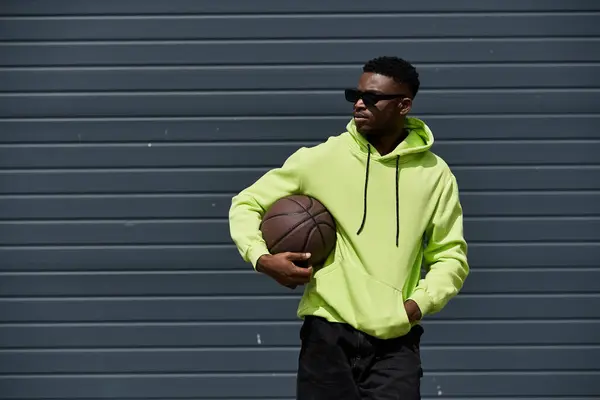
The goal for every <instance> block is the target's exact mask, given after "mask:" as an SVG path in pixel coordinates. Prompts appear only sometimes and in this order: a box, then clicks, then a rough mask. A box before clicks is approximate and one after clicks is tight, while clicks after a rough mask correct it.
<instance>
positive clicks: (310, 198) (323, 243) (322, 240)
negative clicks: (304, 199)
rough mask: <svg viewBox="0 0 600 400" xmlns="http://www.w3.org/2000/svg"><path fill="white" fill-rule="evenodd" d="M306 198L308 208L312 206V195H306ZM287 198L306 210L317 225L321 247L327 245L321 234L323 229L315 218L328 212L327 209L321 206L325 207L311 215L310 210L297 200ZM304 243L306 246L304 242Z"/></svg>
mask: <svg viewBox="0 0 600 400" xmlns="http://www.w3.org/2000/svg"><path fill="white" fill-rule="evenodd" d="M308 199H309V200H310V204H309V208H312V205H313V199H312V197H308ZM289 200H291V201H293V202H294V203H296V204H298V205H299V206H300V207H302V208H304V210H305V211H306V213H307V214H308V215H309V218H311V219H312V220H313V222H314V223H315V226H316V227H317V229H318V231H319V236H320V237H321V244H322V245H323V247H327V243H325V236H324V235H323V231H321V228H320V227H319V223H318V222H317V220H316V219H315V218H316V217H318V216H319V215H322V214H325V213H326V212H328V210H327V209H326V208H325V206H323V208H325V209H324V210H323V211H322V212H320V213H319V214H317V215H314V216H313V215H312V214H311V213H310V211H308V210H307V209H306V208H305V207H304V206H303V205H302V204H301V203H300V202H299V201H296V200H294V199H289ZM304 245H305V246H306V243H304ZM303 248H304V247H303Z"/></svg>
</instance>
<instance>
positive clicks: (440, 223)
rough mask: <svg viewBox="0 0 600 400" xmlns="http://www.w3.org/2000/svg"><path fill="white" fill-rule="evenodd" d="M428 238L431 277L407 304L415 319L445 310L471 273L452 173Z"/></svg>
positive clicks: (427, 259)
mask: <svg viewBox="0 0 600 400" xmlns="http://www.w3.org/2000/svg"><path fill="white" fill-rule="evenodd" d="M426 236H427V239H428V243H427V247H426V248H425V250H424V262H425V265H426V266H427V274H426V275H425V277H424V278H423V279H421V280H420V281H419V284H418V285H417V287H416V289H415V291H414V292H413V293H412V295H411V296H410V297H409V299H408V300H407V303H406V309H407V313H408V314H409V318H410V319H411V320H420V319H421V318H423V317H424V316H426V315H428V314H434V313H436V312H439V311H441V310H442V309H443V308H444V306H445V305H446V304H447V303H448V302H449V301H450V299H452V298H453V297H454V296H456V295H457V294H458V292H459V291H460V290H461V289H462V287H463V284H464V282H465V280H466V278H467V275H468V274H469V264H468V261H467V243H466V241H465V239H464V235H463V211H462V206H461V204H460V199H459V193H458V184H457V182H456V178H455V177H454V175H453V174H452V173H449V177H448V178H447V179H446V183H445V186H444V188H443V189H442V192H441V195H440V197H439V200H438V204H437V206H436V209H435V211H434V214H433V217H432V218H431V221H430V223H429V226H428V227H427V230H426ZM411 314H412V315H411Z"/></svg>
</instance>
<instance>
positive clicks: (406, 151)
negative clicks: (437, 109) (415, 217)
mask: <svg viewBox="0 0 600 400" xmlns="http://www.w3.org/2000/svg"><path fill="white" fill-rule="evenodd" d="M346 128H347V131H348V135H346V137H347V138H348V142H349V144H350V148H351V149H352V151H353V152H354V153H355V154H356V155H357V156H358V157H364V158H365V183H364V190H363V216H362V221H361V223H360V227H359V228H358V231H357V232H356V234H357V235H360V234H361V232H362V231H363V228H364V227H365V223H366V221H367V202H368V189H369V167H370V165H371V161H376V162H381V163H385V164H387V163H388V162H391V161H393V162H394V166H395V168H396V175H395V179H394V182H393V184H394V185H395V187H396V191H395V193H396V247H398V245H399V238H400V208H399V204H398V202H399V193H398V191H399V190H400V187H399V179H400V163H403V162H406V161H408V160H409V159H410V158H411V156H413V155H415V154H419V153H423V152H425V151H428V150H429V149H430V148H431V146H432V145H433V133H432V132H431V129H429V127H428V126H427V125H426V124H425V123H424V122H423V121H421V120H420V119H417V118H411V117H407V118H406V121H405V128H406V129H407V130H408V135H407V137H406V139H404V140H403V141H402V142H401V143H400V144H398V146H396V148H395V149H394V150H392V151H391V152H390V153H388V154H386V155H383V156H382V155H381V154H379V152H378V151H377V149H376V148H375V147H374V146H371V144H370V143H369V141H368V140H367V139H365V137H364V136H363V135H362V134H360V133H359V132H358V130H357V128H356V124H355V122H354V119H352V120H351V121H350V122H349V123H348V125H347V126H346Z"/></svg>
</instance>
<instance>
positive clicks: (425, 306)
mask: <svg viewBox="0 0 600 400" xmlns="http://www.w3.org/2000/svg"><path fill="white" fill-rule="evenodd" d="M408 300H412V301H414V302H415V303H417V305H418V306H419V309H420V310H421V318H423V317H424V316H426V315H427V314H429V312H430V311H431V308H432V306H433V304H432V303H433V302H432V301H431V297H429V295H428V294H427V292H426V291H425V289H417V290H415V291H414V293H413V294H412V295H410V297H409V298H408Z"/></svg>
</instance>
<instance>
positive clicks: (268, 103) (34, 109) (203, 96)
mask: <svg viewBox="0 0 600 400" xmlns="http://www.w3.org/2000/svg"><path fill="white" fill-rule="evenodd" d="M225 105H226V106H225ZM351 109H352V105H351V104H350V103H348V102H347V101H345V99H344V94H343V92H342V91H339V93H338V92H329V91H326V92H305V91H291V92H288V91H278V92H262V91H257V92H245V91H244V92H179V93H162V92H157V93H121V94H116V93H85V94H83V93H77V94H74V93H70V94H65V93H60V94H38V95H31V94H10V95H8V94H0V117H5V118H26V117H32V118H36V117H66V118H73V117H142V116H145V117H153V116H163V117H166V116H171V117H184V116H187V117H197V116H232V117H234V116H236V115H240V114H242V115H252V116H284V115H298V114H299V113H306V114H310V115H324V116H327V115H334V114H338V115H339V114H344V113H348V114H350V113H351ZM599 111H600V89H598V90H596V89H573V90H569V91H563V90H545V91H543V92H541V91H538V90H515V91H504V90H501V91H500V90H489V91H488V90H485V91H439V92H423V93H419V98H418V99H415V103H414V107H413V112H414V113H415V114H489V113H491V114H507V113H515V114H519V113H520V114H529V113H597V112H599Z"/></svg>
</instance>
